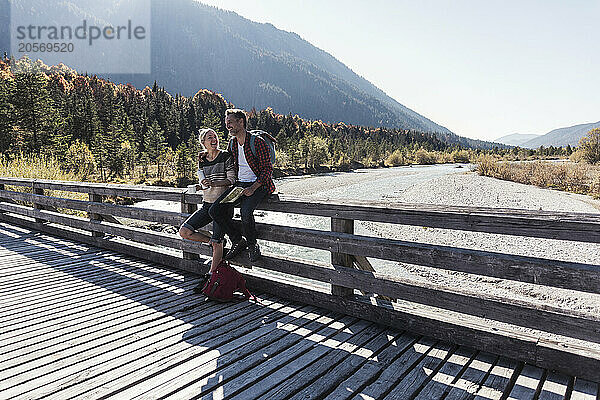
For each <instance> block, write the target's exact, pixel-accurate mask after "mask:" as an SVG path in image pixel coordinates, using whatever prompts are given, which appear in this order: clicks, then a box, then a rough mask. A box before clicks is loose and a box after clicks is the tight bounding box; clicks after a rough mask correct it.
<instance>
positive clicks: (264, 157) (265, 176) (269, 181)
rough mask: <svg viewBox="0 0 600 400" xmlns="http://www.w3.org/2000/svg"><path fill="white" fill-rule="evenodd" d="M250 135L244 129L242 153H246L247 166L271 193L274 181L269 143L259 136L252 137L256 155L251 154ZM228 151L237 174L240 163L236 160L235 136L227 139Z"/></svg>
mask: <svg viewBox="0 0 600 400" xmlns="http://www.w3.org/2000/svg"><path fill="white" fill-rule="evenodd" d="M250 135H251V133H249V132H248V131H246V139H245V140H244V154H245V155H246V161H248V166H250V169H251V170H252V172H254V175H256V178H257V180H258V181H259V182H260V184H261V185H262V186H263V187H264V188H265V189H266V190H267V193H269V194H271V193H273V192H274V191H275V183H273V178H272V175H273V164H271V155H270V150H269V145H268V144H267V143H266V142H265V141H264V140H263V139H262V138H260V137H258V136H257V137H256V138H255V139H254V148H255V149H256V157H255V156H254V154H252V148H251V147H250ZM229 151H231V154H232V155H233V163H234V165H235V174H236V176H237V174H238V171H239V168H240V165H239V161H238V141H237V138H235V137H233V138H232V139H231V140H230V141H229Z"/></svg>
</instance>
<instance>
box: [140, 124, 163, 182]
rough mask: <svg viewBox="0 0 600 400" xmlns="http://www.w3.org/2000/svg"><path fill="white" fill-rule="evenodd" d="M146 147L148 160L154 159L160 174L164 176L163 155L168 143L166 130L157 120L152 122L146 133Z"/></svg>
mask: <svg viewBox="0 0 600 400" xmlns="http://www.w3.org/2000/svg"><path fill="white" fill-rule="evenodd" d="M144 148H145V156H146V157H147V158H148V160H153V161H155V162H156V168H157V173H158V176H159V177H161V176H162V165H161V161H162V157H164V155H165V152H166V149H167V143H166V141H165V137H164V132H163V130H162V129H160V126H159V125H158V122H157V121H154V122H152V125H150V128H148V133H147V134H146V137H145V140H144Z"/></svg>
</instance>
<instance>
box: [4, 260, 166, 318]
mask: <svg viewBox="0 0 600 400" xmlns="http://www.w3.org/2000/svg"><path fill="white" fill-rule="evenodd" d="M99 261H101V262H103V261H106V260H99ZM61 272H64V273H68V274H69V275H70V276H72V279H69V278H70V276H67V277H64V276H62V277H60V278H59V279H57V280H56V281H54V282H51V283H50V284H49V285H48V286H46V285H43V286H40V285H35V286H33V287H31V288H28V287H25V288H23V289H20V290H18V291H17V295H15V296H6V298H7V299H8V300H9V301H8V302H7V306H6V307H2V309H1V310H2V312H8V311H9V310H10V311H12V312H17V313H18V315H13V316H12V317H11V318H10V319H9V318H8V317H5V318H2V319H1V320H2V321H3V323H5V324H7V323H8V321H9V320H17V319H20V318H21V317H22V316H23V315H26V314H27V313H28V312H29V311H30V310H31V311H35V313H36V314H42V312H44V311H45V310H46V309H51V306H54V305H55V304H60V305H61V306H65V305H66V304H67V302H69V304H70V300H71V299H74V300H75V301H77V299H82V301H85V300H86V299H89V298H90V297H91V296H92V295H93V293H94V292H102V291H105V290H107V289H108V290H113V291H117V290H118V291H119V293H120V294H125V293H126V291H125V290H124V289H126V288H127V287H128V286H131V285H136V284H137V285H138V286H140V287H141V286H142V285H146V284H149V285H152V286H156V287H164V289H165V290H177V286H174V285H173V284H171V283H167V282H164V280H160V279H156V278H155V277H153V276H151V275H150V274H147V273H146V274H139V273H136V271H132V270H131V268H130V269H128V270H127V269H123V268H120V266H119V265H116V264H113V265H109V266H106V267H104V268H101V269H98V268H94V267H93V266H91V265H89V264H88V263H86V264H83V268H81V269H79V270H76V269H69V270H63V271H61ZM61 275H62V274H61ZM123 278H126V279H127V280H126V279H123ZM82 281H84V282H83V283H82ZM48 288H50V289H51V290H48ZM22 292H25V296H22V295H19V294H21V293H22ZM92 298H93V297H92ZM28 300H32V301H28ZM39 304H43V306H40V305H39ZM27 315H29V316H31V315H30V314H27ZM5 326H8V325H5Z"/></svg>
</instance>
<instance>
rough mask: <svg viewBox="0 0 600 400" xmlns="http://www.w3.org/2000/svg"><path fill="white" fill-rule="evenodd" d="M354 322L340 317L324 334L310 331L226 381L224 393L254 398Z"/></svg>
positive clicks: (341, 337)
mask: <svg viewBox="0 0 600 400" xmlns="http://www.w3.org/2000/svg"><path fill="white" fill-rule="evenodd" d="M357 323H360V322H359V321H357V320H356V319H355V318H351V317H342V318H340V319H339V320H337V321H336V322H334V323H333V324H332V325H331V327H330V328H329V329H328V331H329V332H327V333H325V334H319V333H315V332H313V333H311V334H309V335H308V336H306V337H305V338H304V339H303V340H301V341H300V342H298V343H297V344H295V345H294V346H292V347H289V348H287V349H285V350H284V351H282V352H280V353H278V354H275V355H273V356H272V357H269V358H267V359H265V360H264V362H262V363H261V364H259V365H257V366H255V367H254V368H252V369H250V370H245V371H243V373H242V374H241V375H239V376H236V377H235V378H234V379H233V380H231V381H229V382H226V385H225V387H223V392H226V393H227V394H228V396H231V399H236V398H237V399H255V398H257V397H258V396H259V395H260V394H262V393H264V392H265V391H266V390H268V389H270V388H271V387H273V385H274V384H276V382H278V381H280V380H282V379H283V378H284V377H285V375H286V373H293V371H295V370H296V368H299V367H301V366H299V365H298V364H297V363H295V362H296V361H297V360H298V359H300V358H301V357H302V356H304V355H306V354H308V353H309V352H310V351H311V350H313V349H318V348H319V347H320V346H322V345H323V344H324V342H326V341H328V340H332V339H333V340H336V339H337V340H340V341H341V340H343V339H344V338H346V337H347V336H348V334H347V333H344V330H345V329H347V328H348V327H350V326H353V325H354V324H357ZM361 326H364V322H362V325H361ZM307 357H310V356H307ZM284 371H286V372H284ZM256 381H260V382H261V385H255V384H254V383H255V382H256ZM212 390H214V389H212ZM211 396H212V395H211V394H210V393H206V394H203V395H202V397H201V398H205V397H211Z"/></svg>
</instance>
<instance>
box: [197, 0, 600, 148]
mask: <svg viewBox="0 0 600 400" xmlns="http://www.w3.org/2000/svg"><path fill="white" fill-rule="evenodd" d="M202 2H203V3H206V4H210V5H214V6H217V7H219V8H222V9H226V10H232V11H235V12H237V13H238V14H240V15H242V16H244V17H246V18H249V19H251V20H253V21H257V22H270V23H272V24H273V25H275V26H276V27H277V28H279V29H283V30H286V31H292V32H295V33H297V34H299V35H300V36H301V37H302V38H304V39H305V40H307V41H309V42H310V43H312V44H313V45H315V46H317V47H319V48H321V49H323V50H325V51H327V52H328V53H330V54H332V55H333V56H334V57H336V58H337V59H338V60H340V61H341V62H343V63H344V64H346V65H347V66H348V67H349V68H351V69H352V70H353V71H354V72H356V73H357V74H359V75H362V76H363V77H365V78H366V79H368V80H369V81H371V82H372V83H373V84H375V85H376V86H378V87H379V88H380V89H382V90H383V91H385V92H386V93H387V94H388V95H390V96H391V97H393V98H394V99H396V100H397V101H398V102H400V103H402V104H403V105H405V106H407V107H409V108H412V109H413V110H415V111H417V112H418V113H420V114H422V115H424V116H426V117H428V118H429V119H431V120H433V121H435V122H437V123H438V124H440V125H443V126H446V127H447V128H448V129H450V130H451V131H453V132H455V133H457V134H459V135H462V136H467V137H472V138H478V139H488V140H491V139H495V138H498V137H500V136H504V135H507V134H511V133H537V134H543V133H547V132H548V131H550V130H552V129H555V128H560V127H565V126H570V125H576V124H580V123H586V122H596V121H598V120H600V49H599V43H600V24H599V22H598V21H600V0H518V1H517V0H502V1H496V0H410V1H408V0H368V1H367V0H343V1H342V0H340V1H338V0H227V1H221V0H202Z"/></svg>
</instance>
